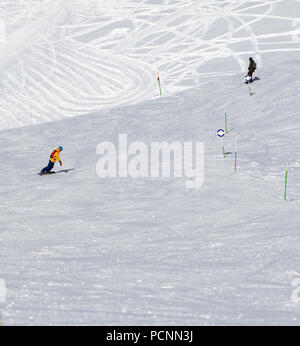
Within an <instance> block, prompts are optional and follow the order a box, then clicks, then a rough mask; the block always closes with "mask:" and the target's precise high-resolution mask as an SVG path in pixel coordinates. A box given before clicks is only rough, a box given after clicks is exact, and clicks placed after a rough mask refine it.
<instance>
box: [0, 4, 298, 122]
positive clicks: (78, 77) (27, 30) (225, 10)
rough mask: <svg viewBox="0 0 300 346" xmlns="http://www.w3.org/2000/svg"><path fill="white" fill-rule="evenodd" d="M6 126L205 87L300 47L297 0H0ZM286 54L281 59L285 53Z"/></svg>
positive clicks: (0, 88) (1, 115)
mask: <svg viewBox="0 0 300 346" xmlns="http://www.w3.org/2000/svg"><path fill="white" fill-rule="evenodd" d="M0 10H1V11H0V19H1V18H3V20H4V22H5V25H6V36H7V37H6V41H5V42H4V43H2V44H1V42H0V48H1V49H0V73H1V79H0V126H1V128H2V129H6V128H13V127H18V126H22V125H31V124H37V123H41V122H45V121H51V120H57V119H62V118H65V117H68V116H74V115H80V114H84V113H89V112H93V111H96V110H99V109H103V108H106V109H107V108H109V107H111V106H116V105H128V104H135V103H138V102H142V101H144V100H151V99H153V98H155V97H156V96H158V87H157V82H156V74H157V71H159V72H160V75H161V80H162V87H163V94H164V95H165V96H166V95H172V94H174V93H176V92H179V91H181V90H185V89H190V88H193V87H199V86H200V85H201V84H202V83H203V82H205V81H206V80H207V79H209V80H212V79H213V78H216V80H217V81H218V80H219V79H220V77H221V76H223V75H232V74H235V73H237V72H242V73H244V72H245V71H246V67H247V59H248V57H249V54H251V55H253V57H254V58H255V60H256V61H257V63H258V65H259V67H261V68H262V67H265V66H268V65H269V64H270V62H272V61H273V60H274V57H277V56H281V54H282V53H285V55H288V54H289V53H290V52H291V53H292V52H299V49H300V48H299V42H300V21H299V13H300V3H299V1H295V0H294V1H290V0H258V1H245V0H239V1H222V0H220V1H195V0H173V1H169V0H122V1H111V0H109V1H108V0H106V1H104V0H43V1H40V0H26V1H23V0H17V1H14V3H13V4H12V3H11V2H1V4H0ZM281 61H282V60H281Z"/></svg>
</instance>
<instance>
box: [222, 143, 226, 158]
mask: <svg viewBox="0 0 300 346" xmlns="http://www.w3.org/2000/svg"><path fill="white" fill-rule="evenodd" d="M222 151H223V157H224V159H225V158H226V154H225V147H224V138H223V147H222Z"/></svg>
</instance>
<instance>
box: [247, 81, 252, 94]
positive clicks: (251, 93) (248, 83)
mask: <svg viewBox="0 0 300 346" xmlns="http://www.w3.org/2000/svg"><path fill="white" fill-rule="evenodd" d="M248 88H249V95H250V96H252V92H251V88H250V86H249V83H248Z"/></svg>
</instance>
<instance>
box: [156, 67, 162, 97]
mask: <svg viewBox="0 0 300 346" xmlns="http://www.w3.org/2000/svg"><path fill="white" fill-rule="evenodd" d="M157 81H158V87H159V93H160V96H162V92H161V86H160V80H159V72H157Z"/></svg>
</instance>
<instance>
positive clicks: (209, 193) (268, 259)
mask: <svg viewBox="0 0 300 346" xmlns="http://www.w3.org/2000/svg"><path fill="white" fill-rule="evenodd" d="M38 3H39V2H36V3H35V5H36V7H35V6H31V7H30V10H31V12H32V13H31V16H29V18H31V19H32V20H34V23H37V24H34V25H37V26H38V24H39V23H40V24H41V23H45V22H44V20H40V21H38V19H39V16H42V15H44V16H45V17H44V18H47V19H48V20H49V21H48V22H47V23H48V25H49V27H44V26H43V25H42V24H41V25H40V26H39V28H40V29H39V30H41V32H42V33H43V35H44V36H43V37H44V38H45V37H47V38H48V39H49V37H53V36H51V35H54V36H55V33H57V31H55V30H56V29H57V28H59V27H60V26H65V33H66V35H67V37H68V40H67V41H68V42H69V43H70V42H71V43H72V44H71V43H70V46H68V48H67V46H66V44H62V42H60V41H59V40H58V41H57V46H56V48H57V47H58V46H59V47H60V48H59V49H58V48H57V49H58V50H55V49H54V50H52V52H53V54H54V52H56V53H55V54H56V59H58V60H57V61H58V63H57V64H54V65H53V66H55V67H53V70H52V69H51V68H49V65H50V61H51V58H50V57H51V56H52V55H51V54H49V52H50V48H49V50H47V49H48V48H47V49H46V48H45V46H43V40H41V41H39V38H40V37H41V36H40V35H37V34H36V31H35V29H33V28H34V25H33V24H32V21H31V20H28V26H27V28H28V30H27V31H26V32H24V36H22V40H21V39H20V40H19V39H18V35H16V36H15V41H14V42H15V43H16V42H18V44H17V45H12V46H11V47H14V48H13V50H12V51H17V55H15V54H13V53H12V55H11V56H10V57H9V56H8V55H7V60H5V64H7V63H8V65H5V66H10V64H11V66H14V67H15V69H12V70H11V71H9V72H8V71H7V67H5V68H4V72H3V74H2V75H3V76H4V77H3V78H6V79H1V83H3V84H2V89H1V90H2V91H3V94H2V96H3V97H2V98H1V101H0V102H1V126H2V129H3V130H2V131H1V132H0V146H1V148H2V160H1V175H0V244H1V245H0V246H1V251H0V279H4V280H5V281H6V287H7V296H6V302H5V303H4V304H0V319H2V323H3V324H5V325H20V324H25V325H38V324H39V325H62V324H68V325H75V324H80V325H88V324H101V325H205V324H208V325H216V324H222V325H231V324H241V325H246V324H253V325H262V324H268V325H278V324H292V325H299V324H300V305H299V304H300V265H299V264H300V255H299V253H300V252H299V250H300V238H299V228H300V217H299V203H300V202H299V201H300V189H299V187H300V174H299V165H300V163H299V150H300V145H299V140H298V132H299V128H300V116H299V92H300V90H299V89H300V83H299V78H298V77H297V75H298V73H299V68H300V60H299V49H300V44H299V42H297V37H298V36H297V32H298V31H297V28H298V26H297V22H296V21H294V19H293V18H295V17H297V9H298V6H299V2H298V1H297V2H296V1H256V2H252V1H239V2H236V1H226V2H225V1H214V2H213V1H210V2H199V7H197V9H198V12H197V13H192V14H191V15H190V17H189V18H188V23H190V26H188V25H187V27H186V28H184V27H182V26H181V24H180V23H181V21H182V20H183V17H180V16H179V14H180V12H182V13H184V11H183V8H182V6H186V5H184V4H188V1H185V2H181V1H174V2H171V1H164V2H162V1H161V2H160V1H156V2H155V1H151V2H150V1H139V2H137V1H122V2H114V7H113V8H112V7H107V6H108V5H107V4H105V3H104V2H97V4H98V5H99V4H100V8H99V7H97V8H96V7H95V11H96V13H98V16H99V17H97V20H96V19H95V24H93V25H91V24H90V23H89V21H90V19H87V23H86V24H85V25H83V24H82V18H81V17H80V16H75V17H72V15H71V14H72V11H74V13H77V14H78V12H79V13H81V14H82V13H85V12H82V11H83V9H84V8H85V10H86V11H87V13H89V12H88V11H90V10H91V7H89V6H90V5H91V4H92V2H90V1H87V2H86V5H85V6H86V7H81V6H83V4H84V3H83V2H79V1H78V6H77V7H76V6H75V5H74V6H72V7H70V6H69V5H68V1H62V2H60V1H57V2H54V1H53V7H51V8H52V11H53V12H51V13H52V14H53V17H51V16H50V15H49V16H47V15H46V14H45V12H43V11H41V9H40V7H39V5H38ZM119 3H122V7H118V4H119ZM95 4H96V3H95V2H94V5H95ZM138 4H139V5H138ZM158 4H159V5H158ZM196 4H197V6H198V3H196ZM79 5H80V6H79ZM192 5H193V6H194V7H193V9H195V6H196V5H195V2H192ZM274 5H275V6H274ZM45 6H50V3H49V4H48V3H47V2H45ZM159 6H161V7H159ZM47 8H48V7H47ZM71 8H72V11H71ZM103 8H106V10H107V12H103ZM5 9H6V10H7V7H6V8H5ZM180 9H181V10H182V11H180ZM16 10H17V7H12V8H11V11H12V12H13V13H14V11H16ZM186 10H187V11H188V9H186ZM225 10H226V11H225ZM189 11H190V12H193V11H191V10H190V9H189ZM244 11H245V12H246V14H247V16H245V15H242V14H243V12H244ZM16 12H17V13H18V16H19V17H16V18H18V19H19V21H16V23H14V22H11V23H10V25H11V26H9V27H8V28H9V30H10V28H12V29H11V30H12V31H14V32H15V30H18V25H17V23H22V21H21V19H22V18H23V17H24V18H25V19H26V18H27V14H26V13H25V12H22V11H20V12H18V11H16ZM112 12H113V13H114V16H112V15H110V13H112ZM156 12H157V16H158V17H157V18H156V19H154V17H155V14H156ZM174 12H175V13H174ZM145 13H146V14H148V18H146V17H147V16H146V15H145ZM176 13H177V14H176ZM230 13H235V14H236V15H235V19H233V18H232V19H231V20H229V18H231V15H230ZM25 14H26V15H25ZM129 14H130V16H129ZM164 14H165V15H166V16H167V15H168V20H169V21H168V22H167V23H166V21H165V20H163V16H164ZM202 14H203V16H202ZM133 15H134V16H133ZM22 16H23V17H22ZM172 16H173V19H174V22H172V21H171V17H172ZM248 16H249V17H248ZM105 17H106V18H107V21H108V22H109V23H111V21H112V23H111V29H109V27H108V28H107V35H108V36H107V37H111V36H109V35H112V34H111V31H112V30H115V29H116V28H119V29H120V30H117V31H114V34H113V37H114V40H113V44H112V45H111V46H109V45H108V46H107V48H106V51H105V52H101V49H104V48H105V44H107V42H103V40H104V38H103V33H104V31H103V27H102V24H103V23H104V22H103V23H102V24H101V25H100V24H99V22H98V19H99V20H100V18H101V20H102V19H103V18H105ZM128 17H130V23H135V21H136V22H141V21H142V19H143V20H144V22H143V25H142V26H141V27H137V28H134V27H133V28H131V27H130V25H129V24H130V23H128V22H126V23H127V24H128V25H129V29H128V30H127V31H126V30H125V29H124V28H125V27H126V25H125V18H126V20H128ZM221 17H222V18H223V19H224V21H225V22H226V23H227V24H228V25H229V27H231V25H232V26H233V27H235V28H236V30H234V29H233V27H231V30H228V28H227V27H226V28H224V27H223V24H222V23H223V22H222V20H221V22H217V19H220V18H221ZM238 17H239V18H238ZM240 17H241V18H243V20H244V21H243V22H241V18H240ZM11 18H13V16H11ZM24 18H23V20H24V21H25V19H24ZM54 18H55V22H54ZM71 18H77V19H78V21H79V24H78V26H76V25H75V23H71V22H69V21H70V20H71ZM111 18H114V19H111ZM197 18H198V20H199V21H200V22H201V21H203V23H204V24H203V25H204V26H205V25H206V26H207V31H206V36H205V37H206V40H209V42H210V49H211V50H209V51H210V53H208V51H206V52H205V49H204V46H203V47H202V48H203V50H202V48H201V49H200V47H201V44H200V43H201V39H200V38H199V42H198V43H199V45H200V46H196V45H195V42H194V41H193V42H190V41H189V40H190V39H191V37H193V32H190V31H193V30H192V29H193V28H196V26H197ZM284 18H285V19H284ZM35 20H37V22H35ZM103 20H104V19H103ZM114 20H116V21H119V26H117V25H116V23H115V22H114ZM246 20H247V21H246ZM210 21H211V25H210ZM245 21H246V22H245ZM249 21H250V22H251V25H250V24H249V25H248V24H247V25H246V23H249ZM275 22H276V23H277V25H276V26H274V23H275ZM151 23H153V24H151ZM155 23H156V25H154V24H155ZM157 23H158V24H160V25H157ZM162 23H163V24H162ZM188 23H187V24H188ZM213 23H214V24H215V25H213ZM23 25H24V26H25V24H23V23H22V25H21V26H23ZM103 25H104V24H103ZM256 25H257V26H256ZM162 26H163V27H164V30H165V29H166V28H168V27H171V28H173V29H174V28H176V32H185V30H187V31H186V32H185V33H184V37H183V38H182V39H183V41H184V42H183V44H187V45H189V47H187V50H186V52H187V55H186V54H185V53H184V52H185V50H184V48H183V47H182V48H181V49H180V51H177V52H174V51H173V50H172V49H174V48H176V40H174V39H170V40H171V41H169V43H167V41H165V45H164V42H161V41H160V42H159V43H157V44H156V45H155V44H154V43H153V42H152V41H151V39H150V38H148V39H146V35H151V34H154V33H156V34H157V35H158V36H159V34H160V30H162ZM250 27H251V28H252V29H251V30H253V31H254V33H253V32H252V31H251V30H250ZM55 28H56V29H55ZM91 28H92V30H91ZM97 28H98V31H97ZM150 28H151V30H150ZM31 29H32V30H31ZM123 29H124V30H123ZM200 29H201V24H199V30H200ZM244 29H245V31H243V30H244ZM9 30H8V31H9ZM85 30H86V31H85ZM201 30H202V29H201ZM224 30H225V31H226V30H227V31H226V33H224ZM171 31H172V32H174V30H171ZM84 33H86V36H85V35H84ZM122 33H126V35H127V36H126V37H125V38H124V37H123V36H122ZM230 33H231V34H230ZM8 34H9V33H8ZM137 34H139V35H140V37H139V39H141V40H144V41H143V42H142V43H140V44H139V45H138V44H137V43H134V42H138V41H137V40H133V39H132V40H130V38H132V37H134V35H137ZM162 34H163V33H162ZM143 35H144V36H143ZM194 35H195V36H196V37H202V36H199V33H197V32H196V31H195V33H194ZM203 35H204V33H203ZM209 35H212V36H209ZM243 35H244V36H243ZM257 35H258V36H259V37H257ZM203 37H204V36H203ZM33 38H34V40H35V41H36V44H34V45H33V46H30V47H29V48H26V46H27V42H28V41H27V39H28V40H29V41H30V40H31V39H33ZM79 38H80V39H79ZM53 40H54V39H53ZM185 40H186V41H185ZM228 40H229V41H230V42H231V44H233V45H234V46H233V47H232V50H231V51H230V54H229V53H228V50H227V51H226V52H227V53H226V52H225V48H224V47H228V44H229V43H228V42H229V41H228ZM262 40H263V42H264V44H265V46H264V48H263V47H262V46H261V44H262ZM54 41H55V40H54ZM104 41H105V40H104ZM30 42H33V41H30ZM48 42H49V41H48ZM151 42H152V43H151ZM52 43H53V44H56V43H55V42H52ZM203 44H204V43H203ZM205 44H208V43H207V42H205ZM248 44H249V46H248ZM72 45H74V46H73V47H74V50H72V49H71V48H70V47H71V46H72ZM97 45H99V46H98V48H99V49H100V52H98V53H97V52H96V50H95V49H94V46H97ZM217 45H221V46H222V47H223V48H221V49H219V50H217V49H216V48H217ZM17 46H18V49H17V48H16V47H17ZM49 47H50V45H49ZM78 47H82V49H78ZM138 47H139V49H141V48H145V50H147V52H146V51H145V52H143V53H142V52H140V53H139V54H141V55H138V52H137V51H136V50H137V49H138ZM158 47H160V51H161V52H162V56H160V57H157V56H156V58H155V59H154V58H153V59H154V61H151V56H152V57H153V56H154V55H153V54H154V52H155V51H157V50H158ZM16 49H17V50H16ZM27 49H28V50H27ZM268 50H270V51H268ZM12 51H10V50H9V48H7V52H12ZM225 53H226V54H229V55H227V56H226V57H225V56H223V54H225ZM1 54H2V53H1ZM97 54H98V55H97ZM107 54H111V55H110V56H109V58H108V57H107V56H108V55H107ZM157 54H158V52H157ZM250 54H251V55H252V56H253V57H255V58H256V60H257V61H258V62H259V65H260V66H259V68H258V71H257V76H258V77H259V78H260V79H259V80H256V81H255V82H254V83H253V84H251V88H252V93H253V94H252V96H250V95H249V92H248V88H247V86H246V85H244V84H243V73H242V70H243V69H244V68H245V66H246V63H247V58H248V56H249V55H250ZM158 55H159V54H158ZM188 55H189V56H193V59H195V60H194V61H195V65H194V67H195V69H194V70H193V71H194V72H193V73H194V74H192V73H191V74H190V75H189V74H188V71H189V68H190V66H191V64H190V63H188V59H187V57H188ZM100 56H101V59H99V57H100ZM172 56H173V58H174V60H173V61H171V60H170V58H171V57H172ZM8 57H9V58H8ZM176 57H180V59H178V61H177V60H176ZM210 57H211V58H210ZM218 57H219V58H221V59H220V60H218ZM3 59H4V58H3ZM14 59H17V60H15V63H14ZM231 59H233V60H231ZM1 61H4V60H2V58H1ZM37 61H39V62H40V65H39V64H37V63H36V62H37ZM46 61H48V63H47V62H46ZM166 61H170V63H171V62H172V63H174V64H175V65H176V66H177V67H176V66H175V65H174V70H172V71H173V72H172V73H174V74H173V75H172V74H171V72H170V71H171V67H170V65H168V64H167V65H168V66H167V67H165V69H164V67H163V63H165V62H166ZM179 61H180V63H181V64H180V63H179ZM231 61H236V65H233V64H232V63H231ZM238 61H240V63H241V64H239V63H238ZM67 62H68V63H67ZM87 62H89V64H88V63H87ZM219 63H220V64H219ZM184 64H185V67H184ZM243 64H244V66H243ZM2 66H4V62H3V65H2ZM117 66H118V68H120V69H121V70H122V71H124V75H122V77H121V76H120V73H119V70H118V68H117ZM149 66H151V69H150V68H149ZM102 67H103V68H102ZM123 67H124V69H125V70H124V69H123ZM175 67H176V68H175ZM21 68H23V70H24V71H25V78H24V79H23V82H21V81H22V79H18V78H17V76H18V71H20V70H18V69H21ZM201 68H203V69H204V70H202V72H201ZM209 69H210V70H209ZM157 70H159V71H161V79H162V85H163V93H164V97H162V98H157V97H156V96H157V95H158V90H157V84H156V80H155V78H156V71H157ZM45 71H47V72H49V75H47V74H46V75H45V73H44V72H45ZM53 71H54V72H53ZM125 71H127V72H125ZM177 72H178V73H177ZM218 72H221V74H222V80H220V78H219V75H218ZM98 73H101V79H100V80H99V81H98V76H99V74H98ZM126 73H127V74H126ZM114 76H115V77H114ZM153 76H154V77H153ZM176 76H178V78H177V77H176ZM127 77H128V78H129V77H130V83H129V84H128V83H127V82H126V81H128V78H127ZM175 77H176V78H175ZM93 78H94V79H93ZM135 78H136V79H135ZM4 80H5V83H4ZM146 80H147V81H148V82H149V83H145V81H146ZM175 80H176V81H175ZM19 82H20V83H21V84H18V83H19ZM102 82H103V83H104V84H103V83H102ZM114 82H115V83H116V84H114ZM177 82H180V83H181V82H182V83H183V84H184V82H186V84H184V85H177ZM6 83H8V84H6ZM97 83H99V84H97ZM101 83H102V84H103V88H101V87H100V86H99V85H100V84H101ZM126 83H127V84H126ZM113 84H114V85H115V88H114V90H115V93H114V92H112V89H109V88H113V87H112V85H113ZM18 85H22V86H23V88H22V90H23V91H22V92H20V93H19V92H18V91H17V90H19V89H18ZM8 86H10V87H8ZM73 86H74V90H75V86H77V87H79V89H76V90H77V91H78V93H76V92H74V90H73V89H72V88H73ZM133 86H134V88H136V89H132V88H133ZM14 88H15V89H14ZM129 89H130V90H131V91H132V93H131V92H130V93H129ZM183 89H186V90H183ZM16 95H18V96H16ZM85 96H86V97H85ZM16 98H17V99H18V100H19V101H20V102H17V103H16V102H15V101H16ZM116 100H120V102H118V101H116ZM104 101H105V102H106V103H105V102H104ZM50 106H51V107H52V108H51V109H50V108H49V107H50ZM226 106H227V113H228V127H229V133H228V135H227V136H226V137H225V139H224V145H225V150H226V152H228V154H227V157H226V159H224V158H223V156H222V140H221V139H220V138H217V136H216V131H217V130H218V129H219V128H222V127H224V111H225V107H226ZM78 114H81V115H79V116H77V117H69V116H71V115H78ZM63 118H65V119H63ZM50 120H52V122H49V121H50ZM43 122H44V123H43ZM37 123H40V124H39V125H36V124H37ZM28 124H35V125H31V126H26V127H19V128H15V127H17V126H20V125H28ZM8 128H13V129H8ZM120 133H126V134H128V140H129V142H134V141H142V142H144V143H146V144H150V143H151V142H153V141H168V142H173V141H179V142H184V141H193V142H203V143H204V145H205V182H204V185H203V186H202V187H201V188H200V189H198V190H189V189H186V188H185V178H164V179H154V178H140V179H133V178H126V179H125V178H111V179H109V178H107V179H100V178H99V177H98V176H97V175H96V163H97V160H98V159H99V155H97V154H96V147H97V144H98V143H99V142H102V141H111V142H113V143H115V144H116V145H117V142H118V136H119V134H120ZM236 134H237V135H238V169H237V172H234V157H233V151H234V146H235V135H236ZM58 145H63V146H64V151H63V152H62V161H63V167H62V168H59V166H57V167H56V168H55V170H56V171H57V172H59V173H58V174H55V175H51V176H43V177H40V176H38V175H37V174H36V173H37V172H38V171H39V170H40V169H41V168H42V167H44V165H45V164H46V163H47V160H48V155H49V153H50V152H51V150H53V149H54V148H55V147H57V146H58ZM286 162H288V163H289V180H288V200H287V201H284V200H283V193H284V169H285V164H286Z"/></svg>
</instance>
